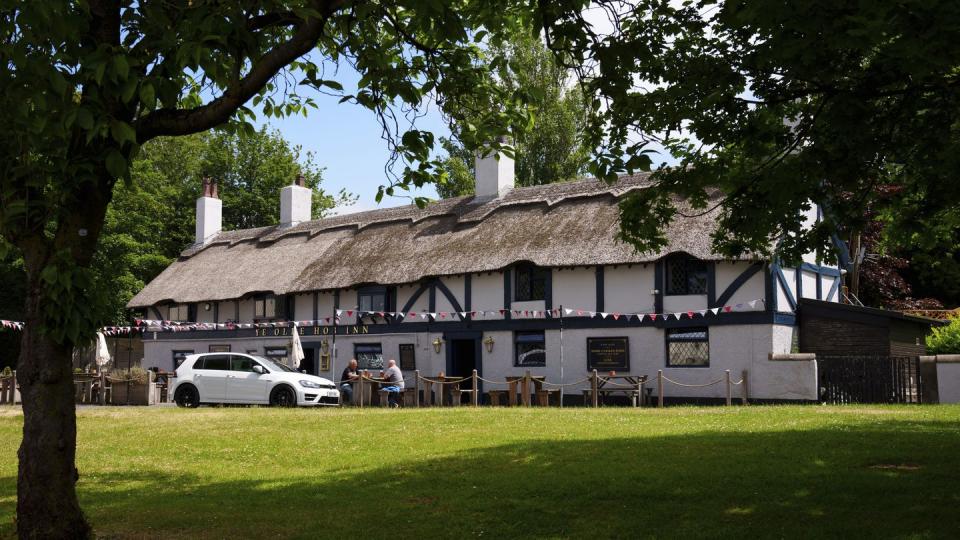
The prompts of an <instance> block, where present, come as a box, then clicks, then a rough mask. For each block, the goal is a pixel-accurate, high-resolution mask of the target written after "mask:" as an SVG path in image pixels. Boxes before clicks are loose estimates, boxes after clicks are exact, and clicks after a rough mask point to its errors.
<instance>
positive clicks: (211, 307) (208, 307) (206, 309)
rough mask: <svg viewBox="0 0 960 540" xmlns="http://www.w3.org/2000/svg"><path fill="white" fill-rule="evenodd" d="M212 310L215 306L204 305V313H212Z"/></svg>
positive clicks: (208, 303)
mask: <svg viewBox="0 0 960 540" xmlns="http://www.w3.org/2000/svg"><path fill="white" fill-rule="evenodd" d="M211 309H213V305H211V304H210V302H207V303H206V304H204V305H203V310H204V311H210V310H211Z"/></svg>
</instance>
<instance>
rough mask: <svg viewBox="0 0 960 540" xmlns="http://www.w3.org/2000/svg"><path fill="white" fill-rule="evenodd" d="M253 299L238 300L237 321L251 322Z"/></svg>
mask: <svg viewBox="0 0 960 540" xmlns="http://www.w3.org/2000/svg"><path fill="white" fill-rule="evenodd" d="M253 308H254V304H253V299H249V298H248V299H246V300H241V301H240V321H239V322H244V323H248V322H253Z"/></svg>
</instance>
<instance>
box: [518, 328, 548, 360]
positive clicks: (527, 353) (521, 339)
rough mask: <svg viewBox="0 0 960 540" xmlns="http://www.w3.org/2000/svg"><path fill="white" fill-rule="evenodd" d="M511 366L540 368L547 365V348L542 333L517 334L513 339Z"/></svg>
mask: <svg viewBox="0 0 960 540" xmlns="http://www.w3.org/2000/svg"><path fill="white" fill-rule="evenodd" d="M513 340H514V344H513V349H514V354H515V355H516V356H515V357H514V360H513V365H514V366H516V367H542V366H545V365H547V347H546V341H545V340H544V337H543V332H517V333H516V334H514V337H513Z"/></svg>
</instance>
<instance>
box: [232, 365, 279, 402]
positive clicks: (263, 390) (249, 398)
mask: <svg viewBox="0 0 960 540" xmlns="http://www.w3.org/2000/svg"><path fill="white" fill-rule="evenodd" d="M255 365H258V364H257V362H256V360H254V359H253V358H250V357H249V356H242V355H239V354H232V355H230V374H229V375H228V376H227V401H229V402H231V403H251V404H255V403H267V402H268V401H269V397H268V396H267V391H268V389H269V388H270V380H271V377H270V373H269V372H267V373H264V374H263V375H261V374H259V373H257V372H255V371H253V366H255Z"/></svg>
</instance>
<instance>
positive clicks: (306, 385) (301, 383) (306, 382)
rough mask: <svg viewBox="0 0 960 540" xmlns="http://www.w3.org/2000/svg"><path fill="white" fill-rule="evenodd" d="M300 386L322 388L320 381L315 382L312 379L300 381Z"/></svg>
mask: <svg viewBox="0 0 960 540" xmlns="http://www.w3.org/2000/svg"><path fill="white" fill-rule="evenodd" d="M300 386H302V387H304V388H323V386H322V385H321V384H320V383H315V382H313V381H300Z"/></svg>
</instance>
